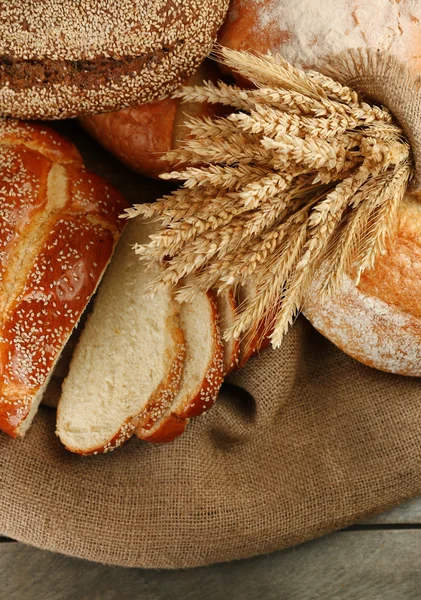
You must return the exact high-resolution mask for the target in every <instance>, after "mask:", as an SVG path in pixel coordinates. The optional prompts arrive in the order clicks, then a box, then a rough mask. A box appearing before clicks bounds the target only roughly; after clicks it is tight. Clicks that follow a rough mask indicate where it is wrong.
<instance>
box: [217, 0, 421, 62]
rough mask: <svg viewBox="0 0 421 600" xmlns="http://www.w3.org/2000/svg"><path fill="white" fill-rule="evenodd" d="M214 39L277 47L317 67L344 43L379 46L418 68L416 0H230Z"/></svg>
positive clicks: (244, 46) (419, 8) (243, 46)
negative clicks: (225, 16)
mask: <svg viewBox="0 0 421 600" xmlns="http://www.w3.org/2000/svg"><path fill="white" fill-rule="evenodd" d="M218 41H219V42H220V43H221V44H222V45H223V46H228V47H229V48H233V49H234V50H254V51H257V52H262V53H263V54H266V52H267V51H268V50H270V51H271V52H279V53H280V54H281V55H282V56H283V57H284V58H285V59H286V60H288V61H289V62H291V63H292V64H294V65H296V66H300V67H310V68H320V67H321V65H323V63H324V61H325V60H326V59H330V58H332V57H333V56H335V55H337V54H339V53H340V52H343V51H344V50H347V49H350V48H366V47H369V48H374V49H377V50H384V51H387V52H389V53H391V54H392V55H394V56H395V57H396V58H398V59H399V60H401V61H402V62H405V63H406V64H407V65H408V66H409V67H410V68H411V69H412V70H413V71H414V72H415V73H416V74H419V73H420V71H421V58H420V57H421V52H420V49H421V2H418V0H376V1H375V2H373V0H317V1H315V0H300V1H299V2H297V0H232V1H231V3H230V8H229V11H228V15H227V18H226V20H225V22H224V25H223V26H222V27H221V29H220V32H219V36H218Z"/></svg>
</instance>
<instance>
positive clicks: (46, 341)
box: [0, 120, 127, 437]
mask: <svg viewBox="0 0 421 600" xmlns="http://www.w3.org/2000/svg"><path fill="white" fill-rule="evenodd" d="M0 180H1V188H0V214H1V229H0V245H1V252H0V279H1V287H0V303H1V315H2V317H1V322H0V328H1V335H0V365H1V369H0V430H2V431H4V432H5V433H7V434H9V435H11V436H12V437H21V436H23V435H24V434H25V432H26V431H27V429H28V427H29V425H30V423H31V421H32V419H33V417H34V416H35V414H36V411H37V408H38V405H39V402H40V400H41V397H42V392H43V390H44V388H45V386H46V384H47V382H48V379H49V376H50V374H51V372H52V370H53V368H54V365H55V363H56V361H57V359H58V357H59V355H60V352H61V350H62V348H63V346H64V345H65V343H66V341H67V339H68V338H69V336H70V334H71V332H72V330H73V328H74V327H75V325H76V324H77V323H78V321H79V318H80V316H81V314H82V312H83V310H84V309H85V307H86V305H87V303H88V301H89V299H90V297H91V296H92V294H93V293H94V291H95V289H96V286H97V284H98V282H99V280H100V278H101V276H102V273H103V271H104V269H105V268H106V266H107V264H108V261H109V259H110V257H111V255H112V253H113V250H114V246H115V243H116V241H117V239H118V237H119V235H120V231H121V229H122V223H121V220H119V219H118V214H119V213H121V211H122V210H124V208H125V207H126V206H127V203H126V201H125V200H124V199H123V198H122V196H120V194H118V193H117V192H116V191H115V190H113V189H112V188H111V187H110V186H109V185H108V184H106V183H105V182H104V181H103V180H102V179H100V178H99V177H97V176H96V175H94V174H92V173H89V172H88V171H86V170H85V169H84V167H83V163H82V159H81V157H80V155H79V153H78V151H77V150H76V148H74V146H73V145H72V144H71V143H70V142H68V141H66V140H64V139H62V138H61V137H60V136H59V135H58V134H56V133H55V132H54V131H51V130H49V129H48V128H46V127H44V126H41V125H29V124H27V123H19V122H16V121H11V120H6V121H0Z"/></svg>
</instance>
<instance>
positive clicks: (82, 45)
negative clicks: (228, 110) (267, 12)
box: [0, 0, 229, 119]
mask: <svg viewBox="0 0 421 600" xmlns="http://www.w3.org/2000/svg"><path fill="white" fill-rule="evenodd" d="M228 3H229V0H201V1H200V2H199V1H198V0H183V1H181V0H176V1H175V2H164V1H162V0H122V1H120V2H110V1H108V0H66V2H63V1H62V0H37V1H36V2H22V1H21V0H9V1H8V2H3V3H2V5H1V10H0V115H1V116H14V117H19V118H23V119H39V118H40V119H58V118H66V117H72V116H76V115H82V114H87V113H98V112H104V111H111V110H118V109H120V108H123V107H125V106H130V105H132V104H139V103H143V102H149V101H151V100H153V99H156V98H159V97H163V96H164V95H165V94H166V93H168V92H170V91H171V90H172V89H174V88H175V87H177V86H178V85H179V84H180V83H181V82H182V81H184V80H185V79H186V77H188V76H189V75H190V74H191V73H192V72H194V71H195V69H197V67H198V66H199V65H200V63H201V62H202V61H203V59H204V58H205V57H206V55H207V54H208V53H209V51H210V49H211V47H212V44H213V41H214V39H215V37H216V34H217V31H218V28H219V26H220V25H221V23H222V21H223V19H224V16H225V13H226V10H227V7H228Z"/></svg>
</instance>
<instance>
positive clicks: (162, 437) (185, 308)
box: [136, 292, 224, 442]
mask: <svg viewBox="0 0 421 600" xmlns="http://www.w3.org/2000/svg"><path fill="white" fill-rule="evenodd" d="M218 322H219V315H218V312H217V306H216V301H215V297H214V295H213V293H212V292H208V293H205V292H202V293H199V294H198V295H197V296H196V297H195V298H194V299H193V300H192V301H191V302H186V303H184V304H182V305H181V310H180V326H181V328H182V330H183V332H184V337H185V343H186V357H185V363H184V370H183V375H182V378H181V385H180V390H179V392H178V394H177V395H176V396H175V398H174V400H173V402H172V404H171V405H170V406H169V407H168V409H167V410H166V411H165V413H164V414H163V415H162V417H161V418H160V419H158V420H157V421H155V422H152V421H150V422H149V423H148V424H146V425H144V426H143V427H138V428H137V430H136V434H137V436H138V437H139V438H141V439H143V440H148V441H149V442H169V441H171V440H173V439H174V438H175V437H177V436H179V435H180V434H181V433H183V431H184V429H185V427H186V425H187V423H188V420H189V419H191V418H192V417H197V416H199V415H201V414H202V413H204V412H205V411H207V410H209V408H210V407H211V406H212V404H213V403H214V402H215V400H216V397H217V395H218V392H219V388H220V387H221V384H222V380H223V376H224V361H223V346H222V340H221V333H220V329H219V324H218Z"/></svg>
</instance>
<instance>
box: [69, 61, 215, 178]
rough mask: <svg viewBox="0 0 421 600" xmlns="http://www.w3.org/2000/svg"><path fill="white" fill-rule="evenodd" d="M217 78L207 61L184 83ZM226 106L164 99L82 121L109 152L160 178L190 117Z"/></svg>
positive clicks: (168, 167) (211, 113)
mask: <svg viewBox="0 0 421 600" xmlns="http://www.w3.org/2000/svg"><path fill="white" fill-rule="evenodd" d="M207 80H211V81H214V82H215V81H216V80H217V72H216V69H215V68H214V66H213V65H212V63H210V62H205V63H204V64H203V65H201V66H200V68H199V69H198V70H197V71H196V72H195V73H194V74H193V75H192V76H191V77H189V78H188V79H187V80H186V81H185V82H184V84H186V85H201V84H203V82H204V81H207ZM220 113H222V108H221V107H218V106H217V105H212V104H206V103H203V104H201V103H198V102H194V103H181V101H180V100H179V99H177V98H164V99H162V100H157V101H155V102H148V103H146V104H140V105H136V106H132V107H130V108H124V109H122V110H119V111H117V112H111V113H103V114H99V115H86V116H83V117H80V119H79V121H80V123H81V124H82V126H83V127H84V128H85V129H86V131H87V132H88V133H89V134H90V135H92V136H93V137H94V138H95V139H96V140H97V141H98V142H99V143H100V144H102V145H103V146H104V148H106V149H107V150H108V151H109V152H111V153H112V154H114V156H116V157H117V158H118V159H119V160H121V161H122V162H124V163H125V164H126V165H128V166H129V167H131V168H132V169H134V170H135V171H138V172H139V173H141V174H143V175H146V176H147V177H159V175H160V174H161V173H165V172H169V171H171V170H172V169H173V168H174V167H175V163H171V162H169V161H166V160H163V159H162V158H161V157H162V156H163V155H164V154H165V153H166V152H169V151H170V150H173V149H174V148H177V147H179V145H180V143H181V142H182V141H183V140H185V139H186V137H187V136H188V135H189V130H188V128H187V127H186V126H185V122H186V121H187V120H188V119H189V118H190V117H197V118H201V117H206V116H215V115H218V114H220Z"/></svg>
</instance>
